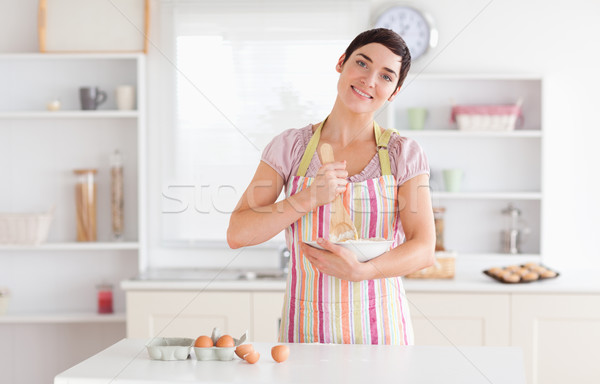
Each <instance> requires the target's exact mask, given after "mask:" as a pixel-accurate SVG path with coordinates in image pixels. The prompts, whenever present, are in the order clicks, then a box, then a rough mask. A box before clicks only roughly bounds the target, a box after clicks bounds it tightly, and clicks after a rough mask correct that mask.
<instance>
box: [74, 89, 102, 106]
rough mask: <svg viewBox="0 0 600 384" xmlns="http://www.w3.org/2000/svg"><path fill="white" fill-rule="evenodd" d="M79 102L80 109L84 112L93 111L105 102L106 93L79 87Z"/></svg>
mask: <svg viewBox="0 0 600 384" xmlns="http://www.w3.org/2000/svg"><path fill="white" fill-rule="evenodd" d="M79 100H80V101H81V109H83V110H84V111H88V110H94V109H97V108H98V106H99V105H100V104H102V103H104V102H105V101H106V92H104V91H103V90H101V89H100V88H98V87H81V88H79Z"/></svg>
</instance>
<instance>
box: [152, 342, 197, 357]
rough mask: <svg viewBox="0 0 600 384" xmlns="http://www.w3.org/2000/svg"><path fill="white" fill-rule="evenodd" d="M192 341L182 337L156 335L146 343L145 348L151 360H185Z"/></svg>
mask: <svg viewBox="0 0 600 384" xmlns="http://www.w3.org/2000/svg"><path fill="white" fill-rule="evenodd" d="M194 341H195V340H194V339H189V338H184V337H156V338H154V339H152V340H150V342H149V343H148V344H146V349H147V350H148V355H150V358H151V359H152V360H186V359H187V358H188V357H189V356H190V351H191V349H192V346H193V345H194Z"/></svg>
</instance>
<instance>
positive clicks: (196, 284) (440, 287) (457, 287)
mask: <svg viewBox="0 0 600 384" xmlns="http://www.w3.org/2000/svg"><path fill="white" fill-rule="evenodd" d="M483 269H485V268H476V267H474V268H470V269H469V268H462V269H457V271H456V275H455V277H454V278H453V279H438V280H436V279H406V278H405V279H403V281H404V287H405V289H406V292H408V293H410V292H446V293H451V292H453V293H523V294H526V293H536V294H539V293H548V294H551V293H552V294H556V293H559V294H560V293H573V294H599V293H600V278H599V277H600V274H599V273H598V271H593V270H592V271H590V270H566V271H559V272H560V275H559V276H558V277H557V278H555V279H547V280H543V281H536V282H532V283H526V284H502V283H499V282H497V281H495V280H493V279H492V278H490V277H489V276H486V275H484V274H483V273H482V271H483ZM205 273H206V275H207V276H209V277H204V278H202V279H199V280H192V279H187V278H181V279H180V278H177V276H175V275H173V274H172V273H170V274H168V276H169V277H168V278H161V277H160V274H158V275H155V276H153V278H150V279H144V280H138V279H131V280H126V281H123V282H121V288H123V289H124V290H126V291H130V290H131V291H135V290H160V291H163V290H167V291H168V290H185V291H188V290H189V291H284V290H285V280H284V279H254V280H252V279H244V280H239V279H228V278H225V279H220V278H219V277H217V278H215V276H218V275H219V271H218V270H212V271H211V270H206V271H205ZM227 274H228V272H224V273H222V274H221V275H227ZM210 276H212V278H211V277H210Z"/></svg>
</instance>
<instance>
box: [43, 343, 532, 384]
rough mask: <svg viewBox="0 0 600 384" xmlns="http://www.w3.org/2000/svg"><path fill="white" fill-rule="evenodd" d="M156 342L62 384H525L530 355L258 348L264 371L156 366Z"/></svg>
mask: <svg viewBox="0 0 600 384" xmlns="http://www.w3.org/2000/svg"><path fill="white" fill-rule="evenodd" d="M147 341H148V340H143V339H123V340H121V341H119V342H118V343H116V344H114V345H113V346H111V347H109V348H107V349H105V350H104V351H102V352H100V353H99V354H97V355H95V356H92V357H91V358H89V359H87V360H85V361H83V362H81V363H79V364H78V365H76V366H74V367H72V368H70V369H68V370H66V371H65V372H62V373H60V374H59V375H57V376H56V378H55V379H54V383H55V384H92V383H107V382H111V383H120V384H126V383H127V384H134V383H161V384H165V383H187V382H198V383H224V382H229V383H249V384H252V383H267V382H269V383H327V384H331V383H345V384H351V383H360V384H364V383H392V382H403V383H417V382H418V383H435V384H437V383H445V384H453V383H457V384H459V383H460V384H463V383H470V384H477V383H485V384H489V383H494V384H503V383H506V384H520V383H523V384H524V383H525V374H524V369H523V357H522V351H521V350H520V349H519V348H515V347H426V346H410V347H406V346H392V345H348V344H346V345H326V344H289V346H290V357H289V359H288V360H287V361H286V362H284V363H276V362H274V361H273V359H272V358H271V353H270V350H271V347H272V346H274V345H275V344H270V343H254V348H255V350H257V351H258V352H259V353H260V360H259V361H258V362H257V363H256V364H253V365H251V364H248V363H246V362H245V361H242V360H240V359H238V358H237V357H236V358H234V360H233V361H197V360H196V358H195V356H194V352H193V350H192V353H191V356H190V358H188V359H187V360H183V361H157V360H151V359H150V358H149V357H148V353H147V351H146V348H145V344H146V342H147Z"/></svg>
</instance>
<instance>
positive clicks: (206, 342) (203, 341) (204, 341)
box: [194, 336, 213, 348]
mask: <svg viewBox="0 0 600 384" xmlns="http://www.w3.org/2000/svg"><path fill="white" fill-rule="evenodd" d="M212 346H213V341H212V339H211V338H210V337H208V336H200V337H199V338H197V339H196V342H195V343H194V347H196V348H210V347H212Z"/></svg>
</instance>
